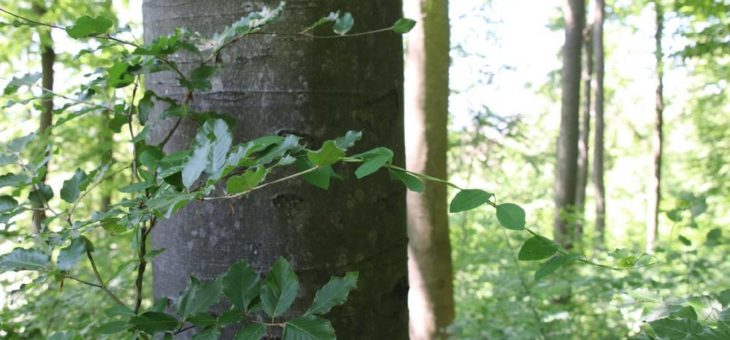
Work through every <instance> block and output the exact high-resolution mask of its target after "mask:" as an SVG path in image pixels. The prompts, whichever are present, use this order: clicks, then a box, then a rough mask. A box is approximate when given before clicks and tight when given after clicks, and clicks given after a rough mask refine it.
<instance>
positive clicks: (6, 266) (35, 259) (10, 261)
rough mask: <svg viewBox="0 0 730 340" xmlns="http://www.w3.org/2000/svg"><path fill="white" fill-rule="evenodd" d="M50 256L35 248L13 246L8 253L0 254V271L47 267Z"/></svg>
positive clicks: (44, 268) (42, 268) (38, 269)
mask: <svg viewBox="0 0 730 340" xmlns="http://www.w3.org/2000/svg"><path fill="white" fill-rule="evenodd" d="M50 262H51V256H50V255H48V254H46V253H44V252H41V251H40V250H35V249H23V248H15V249H13V251H11V252H10V253H8V254H5V255H2V256H0V273H2V272H6V271H21V270H37V271H42V270H46V269H48V265H49V264H50Z"/></svg>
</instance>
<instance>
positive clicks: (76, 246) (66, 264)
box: [56, 236, 91, 271]
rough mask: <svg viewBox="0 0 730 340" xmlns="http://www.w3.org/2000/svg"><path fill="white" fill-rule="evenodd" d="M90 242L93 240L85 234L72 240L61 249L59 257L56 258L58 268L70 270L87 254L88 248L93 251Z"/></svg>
mask: <svg viewBox="0 0 730 340" xmlns="http://www.w3.org/2000/svg"><path fill="white" fill-rule="evenodd" d="M90 244H91V241H89V240H88V239H87V238H86V237H84V236H79V237H76V238H74V239H73V240H71V244H69V245H68V247H66V248H63V249H61V251H60V252H59V253H58V259H57V260H56V262H57V263H58V269H61V270H63V271H68V270H70V269H71V268H73V266H75V265H76V263H78V262H79V260H80V259H81V257H82V256H84V254H86V250H87V249H89V251H91V249H90V247H87V246H88V245H90Z"/></svg>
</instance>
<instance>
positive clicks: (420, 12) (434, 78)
mask: <svg viewBox="0 0 730 340" xmlns="http://www.w3.org/2000/svg"><path fill="white" fill-rule="evenodd" d="M404 12H405V15H406V16H407V17H410V18H414V19H416V20H417V21H418V24H417V25H416V27H415V28H414V29H413V30H412V31H411V32H410V33H409V34H408V35H407V36H406V57H405V58H406V72H405V79H406V86H405V89H406V90H405V91H406V92H405V97H406V100H405V118H406V119H405V121H406V122H407V123H406V127H405V135H406V165H407V168H408V169H410V170H412V171H416V172H420V173H423V174H427V175H430V176H434V177H437V178H447V171H446V153H447V150H448V138H447V121H448V109H449V107H448V98H449V48H450V46H449V17H448V1H447V0H406V1H405V3H404ZM407 202H408V277H409V283H410V290H409V292H408V305H409V315H410V326H409V327H410V338H411V339H434V338H439V339H440V338H446V327H447V326H449V325H450V324H451V322H452V321H453V320H454V295H453V293H454V289H453V276H452V270H453V269H452V263H451V245H450V240H449V220H448V216H447V208H446V202H447V192H446V187H445V186H440V185H429V186H426V187H425V189H424V191H423V192H422V193H417V192H409V193H408V194H407Z"/></svg>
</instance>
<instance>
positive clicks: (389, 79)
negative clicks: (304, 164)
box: [143, 0, 408, 339]
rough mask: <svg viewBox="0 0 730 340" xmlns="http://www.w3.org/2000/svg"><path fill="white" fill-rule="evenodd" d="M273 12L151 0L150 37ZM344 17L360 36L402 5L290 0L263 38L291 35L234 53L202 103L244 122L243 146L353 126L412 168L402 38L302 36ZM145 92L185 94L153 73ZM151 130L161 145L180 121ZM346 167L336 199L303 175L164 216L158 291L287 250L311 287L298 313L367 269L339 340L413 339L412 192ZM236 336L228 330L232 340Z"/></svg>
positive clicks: (238, 4) (206, 29)
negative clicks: (407, 155) (319, 292)
mask: <svg viewBox="0 0 730 340" xmlns="http://www.w3.org/2000/svg"><path fill="white" fill-rule="evenodd" d="M264 4H267V5H269V6H272V5H276V4H277V2H273V1H203V0H198V1H182V0H155V1H152V0H147V1H145V2H144V4H143V14H144V27H145V41H151V40H152V39H153V38H154V37H156V36H159V35H161V34H166V33H170V32H172V31H173V29H174V28H176V27H181V26H183V27H187V28H189V29H191V30H195V31H199V32H201V33H203V34H206V35H210V34H212V33H214V32H216V31H220V30H222V29H223V28H224V27H225V26H226V25H228V24H230V23H232V22H233V21H235V20H237V19H238V18H239V17H240V16H242V15H244V14H246V13H247V12H249V11H251V10H257V9H259V8H260V7H261V6H262V5H264ZM338 9H341V10H345V11H349V12H352V14H353V16H354V17H355V20H356V24H355V27H354V30H353V31H354V32H357V31H366V30H371V29H377V28H382V27H388V26H390V25H392V24H393V22H395V21H396V19H397V18H398V17H400V13H401V2H400V1H393V0H376V1H357V2H353V1H344V0H342V1H305V0H293V1H288V2H287V8H286V10H285V12H284V14H283V16H282V17H281V18H280V19H279V20H278V21H277V23H276V24H274V25H271V26H270V27H268V28H266V31H270V32H284V33H288V34H289V35H279V36H274V35H269V34H257V35H253V36H250V37H248V38H246V39H243V40H242V41H241V42H238V43H236V44H235V45H233V46H232V47H231V48H230V49H227V50H225V51H224V53H223V54H222V55H221V57H220V65H219V66H220V69H219V70H218V72H217V75H216V77H215V79H213V89H212V90H210V91H208V92H205V93H202V94H197V95H196V96H195V98H194V100H193V102H192V107H193V109H195V110H200V111H203V110H216V111H219V112H223V113H228V114H231V115H232V116H234V117H236V118H237V119H238V123H237V127H236V128H235V129H234V131H233V133H234V138H235V140H237V141H243V140H250V139H252V138H255V137H258V136H261V135H271V134H290V133H292V134H296V135H299V136H303V137H305V141H306V142H308V143H309V144H310V145H312V146H314V145H318V144H319V143H320V142H321V141H322V140H324V139H329V138H334V137H337V136H340V135H343V134H344V133H345V132H346V131H347V130H363V133H364V140H363V141H362V142H361V145H360V146H359V147H358V148H359V149H360V150H364V149H366V148H370V147H374V146H376V145H378V146H387V147H390V148H392V149H393V150H394V152H395V154H396V157H395V161H396V162H397V163H402V162H403V161H404V155H403V154H404V151H403V116H402V114H403V103H402V91H403V90H402V83H403V55H402V37H401V36H400V35H397V34H393V33H390V32H385V33H380V34H377V35H367V36H362V37H353V38H342V39H310V38H305V37H300V36H296V35H294V34H295V33H296V32H299V31H301V30H302V29H303V28H304V27H307V26H309V25H310V24H312V23H313V22H315V21H316V20H317V19H319V18H320V17H322V16H324V15H327V13H329V11H333V10H338ZM322 32H325V30H324V29H323V31H322ZM325 34H331V33H327V32H325ZM177 61H178V62H179V64H180V65H181V66H182V67H183V68H185V69H190V68H192V67H194V66H196V62H195V61H193V60H180V59H178V60H177ZM146 86H147V87H148V88H150V89H152V90H154V91H156V92H157V93H158V94H161V95H167V96H175V97H177V98H179V99H181V98H182V96H183V95H184V90H183V89H182V88H181V87H180V86H179V85H178V83H177V81H176V79H175V77H174V75H172V74H158V75H155V76H152V77H149V78H148V81H147V83H146ZM153 122H154V128H153V135H152V139H153V140H158V141H159V140H161V138H162V136H163V135H165V134H166V132H167V131H168V129H169V128H170V127H171V126H172V124H173V122H172V121H159V119H158V118H155V117H153ZM194 134H195V128H194V125H193V124H191V123H190V122H187V121H185V122H184V123H183V124H182V125H181V127H180V129H179V130H178V131H177V132H176V133H175V134H174V136H173V138H172V139H171V140H170V142H169V143H168V145H167V147H166V151H167V152H170V151H174V150H178V149H181V148H184V147H187V146H188V145H189V143H190V141H191V140H192V138H193V136H194ZM338 170H339V171H340V172H341V173H342V174H346V176H347V179H345V180H344V181H343V182H338V181H335V182H334V183H333V185H332V187H331V188H330V189H329V190H328V191H324V190H321V189H318V188H314V187H312V186H310V185H308V184H306V183H304V182H303V181H301V180H293V181H289V182H286V183H282V184H277V185H273V186H270V187H267V188H265V189H262V190H260V191H256V192H254V193H252V194H251V195H249V196H248V197H246V198H244V199H241V200H234V201H221V202H203V203H195V204H192V205H191V206H189V207H187V208H185V209H183V210H181V211H180V212H179V213H178V214H176V215H175V216H174V217H172V218H170V219H169V220H164V221H161V222H160V223H159V225H158V226H157V227H156V228H155V230H154V231H153V233H152V245H153V248H165V249H167V250H166V251H165V252H164V253H163V254H162V255H160V256H158V257H156V258H155V261H154V263H153V269H154V276H153V280H154V283H153V290H154V295H155V297H156V298H161V297H170V298H173V297H176V296H177V295H178V294H179V293H180V292H181V290H182V289H183V287H184V286H185V284H186V282H187V281H188V277H189V276H190V275H195V276H197V277H200V278H204V279H207V278H212V277H214V276H216V275H218V274H220V273H222V272H224V271H225V270H226V269H227V268H228V266H229V265H230V264H232V263H233V262H235V261H237V260H239V259H244V260H246V261H248V262H249V263H250V264H251V265H252V266H253V267H254V268H255V269H257V270H258V271H267V270H268V268H269V267H270V266H271V264H272V263H273V262H274V261H275V260H276V258H277V257H279V256H283V257H285V258H287V259H288V260H290V261H291V263H292V264H293V266H294V268H295V270H296V272H297V274H298V275H299V278H300V282H301V291H300V294H299V299H298V302H297V303H296V304H295V305H294V307H293V312H299V313H301V312H302V311H303V310H304V309H305V308H306V307H307V306H308V305H309V304H310V303H311V301H312V299H313V296H314V293H315V290H316V289H317V288H318V287H320V286H321V285H322V284H324V283H325V282H327V280H328V279H329V277H330V276H331V275H335V274H338V275H340V274H343V273H344V272H346V271H359V272H360V279H359V282H358V287H357V289H356V290H355V291H354V292H353V293H352V294H351V295H350V298H349V299H348V302H347V303H346V304H345V305H344V306H342V307H337V308H336V309H335V310H334V311H333V312H332V313H331V314H329V315H328V318H329V319H330V320H332V321H333V325H334V327H335V329H336V330H337V335H338V337H340V338H342V339H378V338H381V339H405V338H407V337H408V327H407V324H408V315H407V289H408V279H407V261H406V244H407V236H406V213H405V191H404V188H403V186H401V185H397V184H395V183H392V182H391V181H390V179H389V177H388V174H387V173H382V172H381V173H377V174H375V175H372V176H370V177H367V178H365V179H364V180H362V181H356V180H354V179H353V176H352V174H351V170H352V169H351V168H347V169H345V168H339V169H338ZM280 175H281V174H272V175H271V177H272V178H274V177H278V176H280ZM231 336H232V333H231V331H230V330H228V331H227V332H226V333H225V334H224V338H230V337H231Z"/></svg>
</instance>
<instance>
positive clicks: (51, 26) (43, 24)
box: [0, 7, 66, 31]
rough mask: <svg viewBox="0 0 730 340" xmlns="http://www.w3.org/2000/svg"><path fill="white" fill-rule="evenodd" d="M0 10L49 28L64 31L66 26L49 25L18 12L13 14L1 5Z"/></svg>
mask: <svg viewBox="0 0 730 340" xmlns="http://www.w3.org/2000/svg"><path fill="white" fill-rule="evenodd" d="M0 12H3V13H5V14H8V15H10V16H12V17H15V18H17V19H20V20H23V21H26V22H29V23H31V24H35V25H39V26H45V27H50V28H56V29H61V30H64V31H65V30H66V27H62V26H57V25H51V24H46V23H44V22H40V21H35V20H33V19H29V18H26V17H24V16H21V15H19V14H15V13H12V12H9V11H7V10H6V9H4V8H2V7H0Z"/></svg>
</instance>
